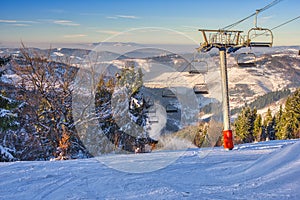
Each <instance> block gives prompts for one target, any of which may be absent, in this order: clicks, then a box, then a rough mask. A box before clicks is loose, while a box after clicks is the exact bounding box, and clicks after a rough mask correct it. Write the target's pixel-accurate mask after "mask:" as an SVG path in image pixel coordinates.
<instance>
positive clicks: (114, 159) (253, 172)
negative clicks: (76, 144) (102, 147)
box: [0, 140, 300, 199]
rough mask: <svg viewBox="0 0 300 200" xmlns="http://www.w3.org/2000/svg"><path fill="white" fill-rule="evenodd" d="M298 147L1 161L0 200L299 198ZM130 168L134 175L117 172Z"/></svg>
mask: <svg viewBox="0 0 300 200" xmlns="http://www.w3.org/2000/svg"><path fill="white" fill-rule="evenodd" d="M299 148H300V141H299V140H286V141H285V140H281V141H268V142H260V143H253V144H242V145H238V146H236V147H235V148H234V149H233V150H232V151H225V150H223V148H219V147H218V148H203V149H189V150H187V151H179V150H177V151H156V152H153V153H151V154H129V155H107V156H103V157H99V158H98V159H97V158H91V159H82V160H69V161H53V162H50V161H31V162H11V163H0V177H1V182H0V199H299V198H300V154H299ZM177 154H180V155H181V156H180V157H179V158H178V159H177V160H174V161H173V162H172V163H170V164H169V165H167V166H165V167H163V168H160V169H157V170H152V171H151V170H150V171H149V172H143V173H139V170H140V169H139V167H145V166H148V168H149V169H150V168H153V169H154V168H157V166H159V165H160V163H164V161H165V159H166V158H172V157H174V156H175V157H176V156H177ZM103 159H105V165H104V164H103V163H104V162H103ZM109 162H110V163H113V165H109V164H108V163H109ZM146 162H148V163H151V164H148V165H145V163H146ZM126 166H127V167H129V166H130V167H132V168H133V169H135V170H136V172H131V173H129V172H125V171H126V170H124V171H122V170H116V167H118V168H119V169H120V168H122V167H123V168H126ZM112 167H115V168H112ZM130 170H132V169H130ZM141 171H143V169H142V170H141Z"/></svg>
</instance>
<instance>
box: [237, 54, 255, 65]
mask: <svg viewBox="0 0 300 200" xmlns="http://www.w3.org/2000/svg"><path fill="white" fill-rule="evenodd" d="M236 60H237V65H238V66H239V67H255V66H256V55H255V54H254V53H240V54H239V55H238V56H237V57H236Z"/></svg>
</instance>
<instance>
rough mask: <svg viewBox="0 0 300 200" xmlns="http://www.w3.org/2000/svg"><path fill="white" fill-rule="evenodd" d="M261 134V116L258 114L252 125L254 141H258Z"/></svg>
mask: <svg viewBox="0 0 300 200" xmlns="http://www.w3.org/2000/svg"><path fill="white" fill-rule="evenodd" d="M261 135H262V117H261V115H260V114H258V115H257V117H256V119H255V121H254V127H253V136H254V138H255V141H256V142H258V141H260V137H261Z"/></svg>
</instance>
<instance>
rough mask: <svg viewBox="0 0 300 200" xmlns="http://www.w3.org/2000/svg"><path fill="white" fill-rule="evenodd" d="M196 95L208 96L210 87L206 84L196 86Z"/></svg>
mask: <svg viewBox="0 0 300 200" xmlns="http://www.w3.org/2000/svg"><path fill="white" fill-rule="evenodd" d="M193 89H194V93H195V94H208V87H207V84H206V83H199V84H195V85H194V88H193Z"/></svg>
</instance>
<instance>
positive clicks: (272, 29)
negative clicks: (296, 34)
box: [271, 15, 300, 30]
mask: <svg viewBox="0 0 300 200" xmlns="http://www.w3.org/2000/svg"><path fill="white" fill-rule="evenodd" d="M299 18H300V15H299V16H298V17H295V18H293V19H290V20H288V21H286V22H284V23H282V24H279V25H278V26H275V27H273V28H271V30H274V29H277V28H279V27H281V26H283V25H286V24H288V23H290V22H292V21H294V20H296V19H299Z"/></svg>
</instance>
